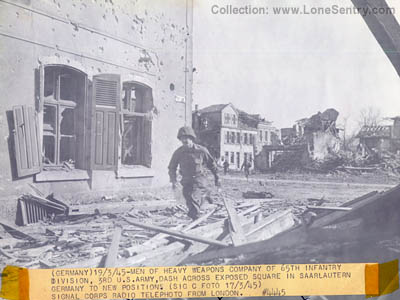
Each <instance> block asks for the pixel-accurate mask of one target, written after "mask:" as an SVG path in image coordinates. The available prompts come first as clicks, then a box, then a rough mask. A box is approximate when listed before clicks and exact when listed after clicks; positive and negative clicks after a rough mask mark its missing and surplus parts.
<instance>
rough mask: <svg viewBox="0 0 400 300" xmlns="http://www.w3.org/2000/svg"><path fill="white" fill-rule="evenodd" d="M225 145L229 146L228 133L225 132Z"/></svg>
mask: <svg viewBox="0 0 400 300" xmlns="http://www.w3.org/2000/svg"><path fill="white" fill-rule="evenodd" d="M225 144H229V131H226V132H225Z"/></svg>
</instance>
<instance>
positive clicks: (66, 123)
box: [42, 66, 86, 168]
mask: <svg viewBox="0 0 400 300" xmlns="http://www.w3.org/2000/svg"><path fill="white" fill-rule="evenodd" d="M43 86H44V103H43V148H42V155H43V163H44V166H45V168H46V167H49V166H55V167H59V166H62V165H63V164H64V163H65V162H67V163H68V164H69V166H70V167H71V166H72V167H75V163H76V158H77V154H78V153H81V155H82V153H83V151H84V148H83V144H84V143H83V141H81V140H79V144H80V145H79V147H77V139H78V138H77V137H78V135H79V136H80V138H81V137H82V136H83V133H82V132H83V130H84V128H83V127H84V126H83V122H84V120H83V113H84V103H85V100H86V80H85V76H84V75H83V74H81V73H80V72H78V71H75V70H72V69H70V68H68V67H63V66H47V67H45V70H44V83H43ZM78 116H79V117H80V119H79V118H78ZM78 123H79V124H80V126H78V125H77V124H78ZM80 138H79V139H80Z"/></svg>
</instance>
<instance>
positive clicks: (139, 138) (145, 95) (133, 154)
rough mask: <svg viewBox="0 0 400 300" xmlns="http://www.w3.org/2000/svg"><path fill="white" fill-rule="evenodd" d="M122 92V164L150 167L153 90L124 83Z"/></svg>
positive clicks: (136, 84)
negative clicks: (149, 113) (149, 114)
mask: <svg viewBox="0 0 400 300" xmlns="http://www.w3.org/2000/svg"><path fill="white" fill-rule="evenodd" d="M122 91H123V97H122V107H123V110H122V118H123V133H122V142H121V163H122V165H144V166H146V167H150V166H151V156H149V153H150V152H151V125H152V124H151V120H150V119H149V116H148V114H147V113H148V112H149V111H150V110H151V109H152V107H153V99H152V95H151V94H152V93H151V89H150V88H149V87H147V86H144V85H141V84H138V83H135V82H124V83H123V86H122Z"/></svg>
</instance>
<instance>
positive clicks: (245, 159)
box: [244, 152, 247, 161]
mask: <svg viewBox="0 0 400 300" xmlns="http://www.w3.org/2000/svg"><path fill="white" fill-rule="evenodd" d="M244 161H247V152H245V153H244Z"/></svg>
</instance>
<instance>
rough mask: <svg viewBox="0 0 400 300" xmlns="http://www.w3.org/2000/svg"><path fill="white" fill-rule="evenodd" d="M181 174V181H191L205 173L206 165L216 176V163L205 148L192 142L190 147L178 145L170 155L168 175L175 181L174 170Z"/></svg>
mask: <svg viewBox="0 0 400 300" xmlns="http://www.w3.org/2000/svg"><path fill="white" fill-rule="evenodd" d="M178 166H179V172H180V174H181V175H182V183H185V182H189V181H192V180H194V179H196V178H200V177H203V176H205V175H206V167H207V168H208V169H210V171H211V172H212V173H213V174H214V176H215V177H217V176H218V175H217V172H218V170H217V164H216V162H215V160H214V158H213V157H212V156H211V154H210V153H209V152H208V150H207V148H205V147H203V146H200V145H197V144H194V145H193V147H192V148H187V147H184V146H181V147H179V148H178V149H177V150H176V151H175V152H174V154H173V155H172V158H171V161H170V163H169V166H168V169H169V177H170V180H171V182H176V170H177V168H178Z"/></svg>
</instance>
